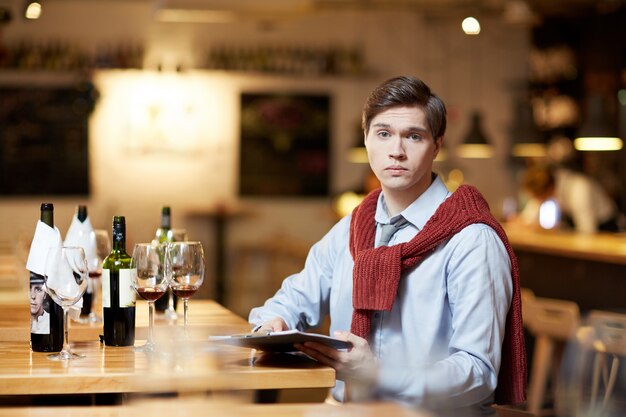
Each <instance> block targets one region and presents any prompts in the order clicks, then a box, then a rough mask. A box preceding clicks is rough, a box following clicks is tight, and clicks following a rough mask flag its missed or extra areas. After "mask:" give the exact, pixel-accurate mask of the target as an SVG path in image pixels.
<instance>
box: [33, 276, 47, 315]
mask: <svg viewBox="0 0 626 417" xmlns="http://www.w3.org/2000/svg"><path fill="white" fill-rule="evenodd" d="M45 295H46V292H45V291H44V289H43V285H42V284H35V285H31V286H30V314H31V316H36V317H38V316H40V315H41V314H43V298H44V296H45Z"/></svg>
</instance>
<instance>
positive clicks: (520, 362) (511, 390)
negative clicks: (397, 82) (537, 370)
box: [350, 185, 526, 404]
mask: <svg viewBox="0 0 626 417" xmlns="http://www.w3.org/2000/svg"><path fill="white" fill-rule="evenodd" d="M380 192H381V190H380V189H378V190H375V191H373V192H371V193H370V194H368V195H367V196H366V197H365V199H364V200H363V202H362V203H361V204H360V205H359V206H357V207H356V208H355V209H354V211H353V213H352V220H351V223H350V253H351V254H352V258H353V259H354V269H353V278H352V279H353V284H354V289H353V293H352V305H353V309H354V310H353V314H352V325H351V332H352V333H354V334H356V335H358V336H361V337H363V338H366V339H367V338H368V337H369V335H370V330H371V313H372V311H373V310H387V311H388V310H391V307H392V306H393V303H394V300H395V298H396V293H397V290H398V283H399V281H400V277H401V274H402V271H404V270H407V269H409V268H411V267H413V266H415V265H417V264H418V263H419V262H420V261H422V260H423V259H424V258H425V257H426V256H428V255H429V254H430V253H431V251H433V250H434V249H435V248H436V247H437V246H439V245H440V244H441V243H443V242H444V241H446V240H447V239H449V238H451V237H452V236H454V235H455V234H457V233H458V232H460V231H461V230H462V229H463V228H465V227H467V226H468V225H470V224H474V223H484V224H486V225H488V226H490V227H491V228H493V229H494V230H495V231H496V233H497V234H498V236H499V237H500V239H501V240H502V243H503V244H504V246H505V247H506V250H507V252H508V254H509V257H510V259H511V275H512V279H513V298H512V301H511V307H510V309H509V312H508V315H507V318H506V330H505V335H504V341H503V343H502V361H501V365H500V372H499V374H498V387H497V389H496V393H495V402H496V403H497V404H519V403H522V402H523V401H524V400H525V398H526V394H525V387H526V351H525V347H524V333H523V326H522V309H521V297H520V286H519V269H518V265H517V258H516V257H515V254H514V253H513V249H512V248H511V245H510V244H509V241H508V238H507V236H506V233H505V232H504V230H503V229H502V226H501V225H500V223H498V221H497V220H496V219H495V218H494V217H493V215H492V214H491V212H490V210H489V205H488V204H487V201H486V200H485V199H484V197H483V196H482V195H481V194H480V192H479V191H478V190H477V189H476V188H475V187H473V186H470V185H461V186H460V187H459V188H458V189H457V190H456V191H455V192H454V193H453V194H452V195H451V196H450V197H449V198H447V199H446V200H445V201H444V202H443V203H442V204H441V205H440V206H439V208H438V209H437V211H436V212H435V214H433V216H432V217H431V218H430V219H429V220H428V221H427V222H426V224H425V225H424V228H423V229H422V230H421V231H420V232H419V233H418V234H417V235H416V236H415V237H414V238H413V239H412V240H411V241H409V242H406V243H400V244H397V245H393V246H381V247H378V248H374V238H375V235H376V221H375V220H374V215H375V213H376V205H377V202H378V196H379V195H380Z"/></svg>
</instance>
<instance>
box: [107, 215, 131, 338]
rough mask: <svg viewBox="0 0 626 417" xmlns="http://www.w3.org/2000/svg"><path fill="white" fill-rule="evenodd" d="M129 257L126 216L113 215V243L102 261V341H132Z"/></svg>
mask: <svg viewBox="0 0 626 417" xmlns="http://www.w3.org/2000/svg"><path fill="white" fill-rule="evenodd" d="M130 260H131V257H130V256H129V255H128V254H127V253H126V219H125V218H124V216H115V217H113V245H112V250H111V253H110V254H109V256H107V257H106V258H104V261H103V263H102V311H103V316H104V344H105V345H107V346H132V345H134V344H135V298H136V296H135V290H134V289H133V286H132V279H131V274H132V272H131V269H130Z"/></svg>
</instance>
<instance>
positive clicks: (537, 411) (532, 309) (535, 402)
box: [522, 297, 580, 416]
mask: <svg viewBox="0 0 626 417" xmlns="http://www.w3.org/2000/svg"><path fill="white" fill-rule="evenodd" d="M527 301H528V300H527ZM523 305H524V301H522V306H523ZM523 311H525V314H526V317H524V321H525V322H524V325H525V326H526V327H527V328H528V331H529V332H530V333H531V334H532V335H533V336H534V337H535V346H534V350H533V363H532V370H531V373H530V383H529V385H528V401H527V410H528V411H530V412H531V413H533V414H534V415H536V416H541V415H545V414H549V413H550V412H551V410H544V409H543V404H544V399H545V397H546V391H547V387H548V382H549V381H550V382H551V383H552V389H551V392H552V393H554V388H555V387H556V385H557V383H558V381H557V375H558V369H559V366H560V362H561V353H562V347H563V342H566V341H568V340H570V339H571V338H573V337H574V336H575V334H576V330H577V329H578V325H579V321H580V309H579V308H578V305H577V304H576V303H575V302H573V301H566V300H558V299H552V298H543V297H535V298H534V299H530V301H528V305H527V306H526V307H525V308H524V310H523ZM523 314H524V313H523Z"/></svg>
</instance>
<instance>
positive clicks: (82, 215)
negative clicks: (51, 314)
mask: <svg viewBox="0 0 626 417" xmlns="http://www.w3.org/2000/svg"><path fill="white" fill-rule="evenodd" d="M76 218H77V219H78V221H79V222H81V223H85V220H87V206H85V205H79V206H78V207H77V208H76ZM94 275H95V274H94V273H93V272H92V271H89V276H90V277H94ZM98 277H99V276H98ZM92 304H93V290H92V289H91V288H89V287H87V291H85V293H84V294H83V306H82V307H81V309H80V315H81V316H89V313H91V307H92Z"/></svg>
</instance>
